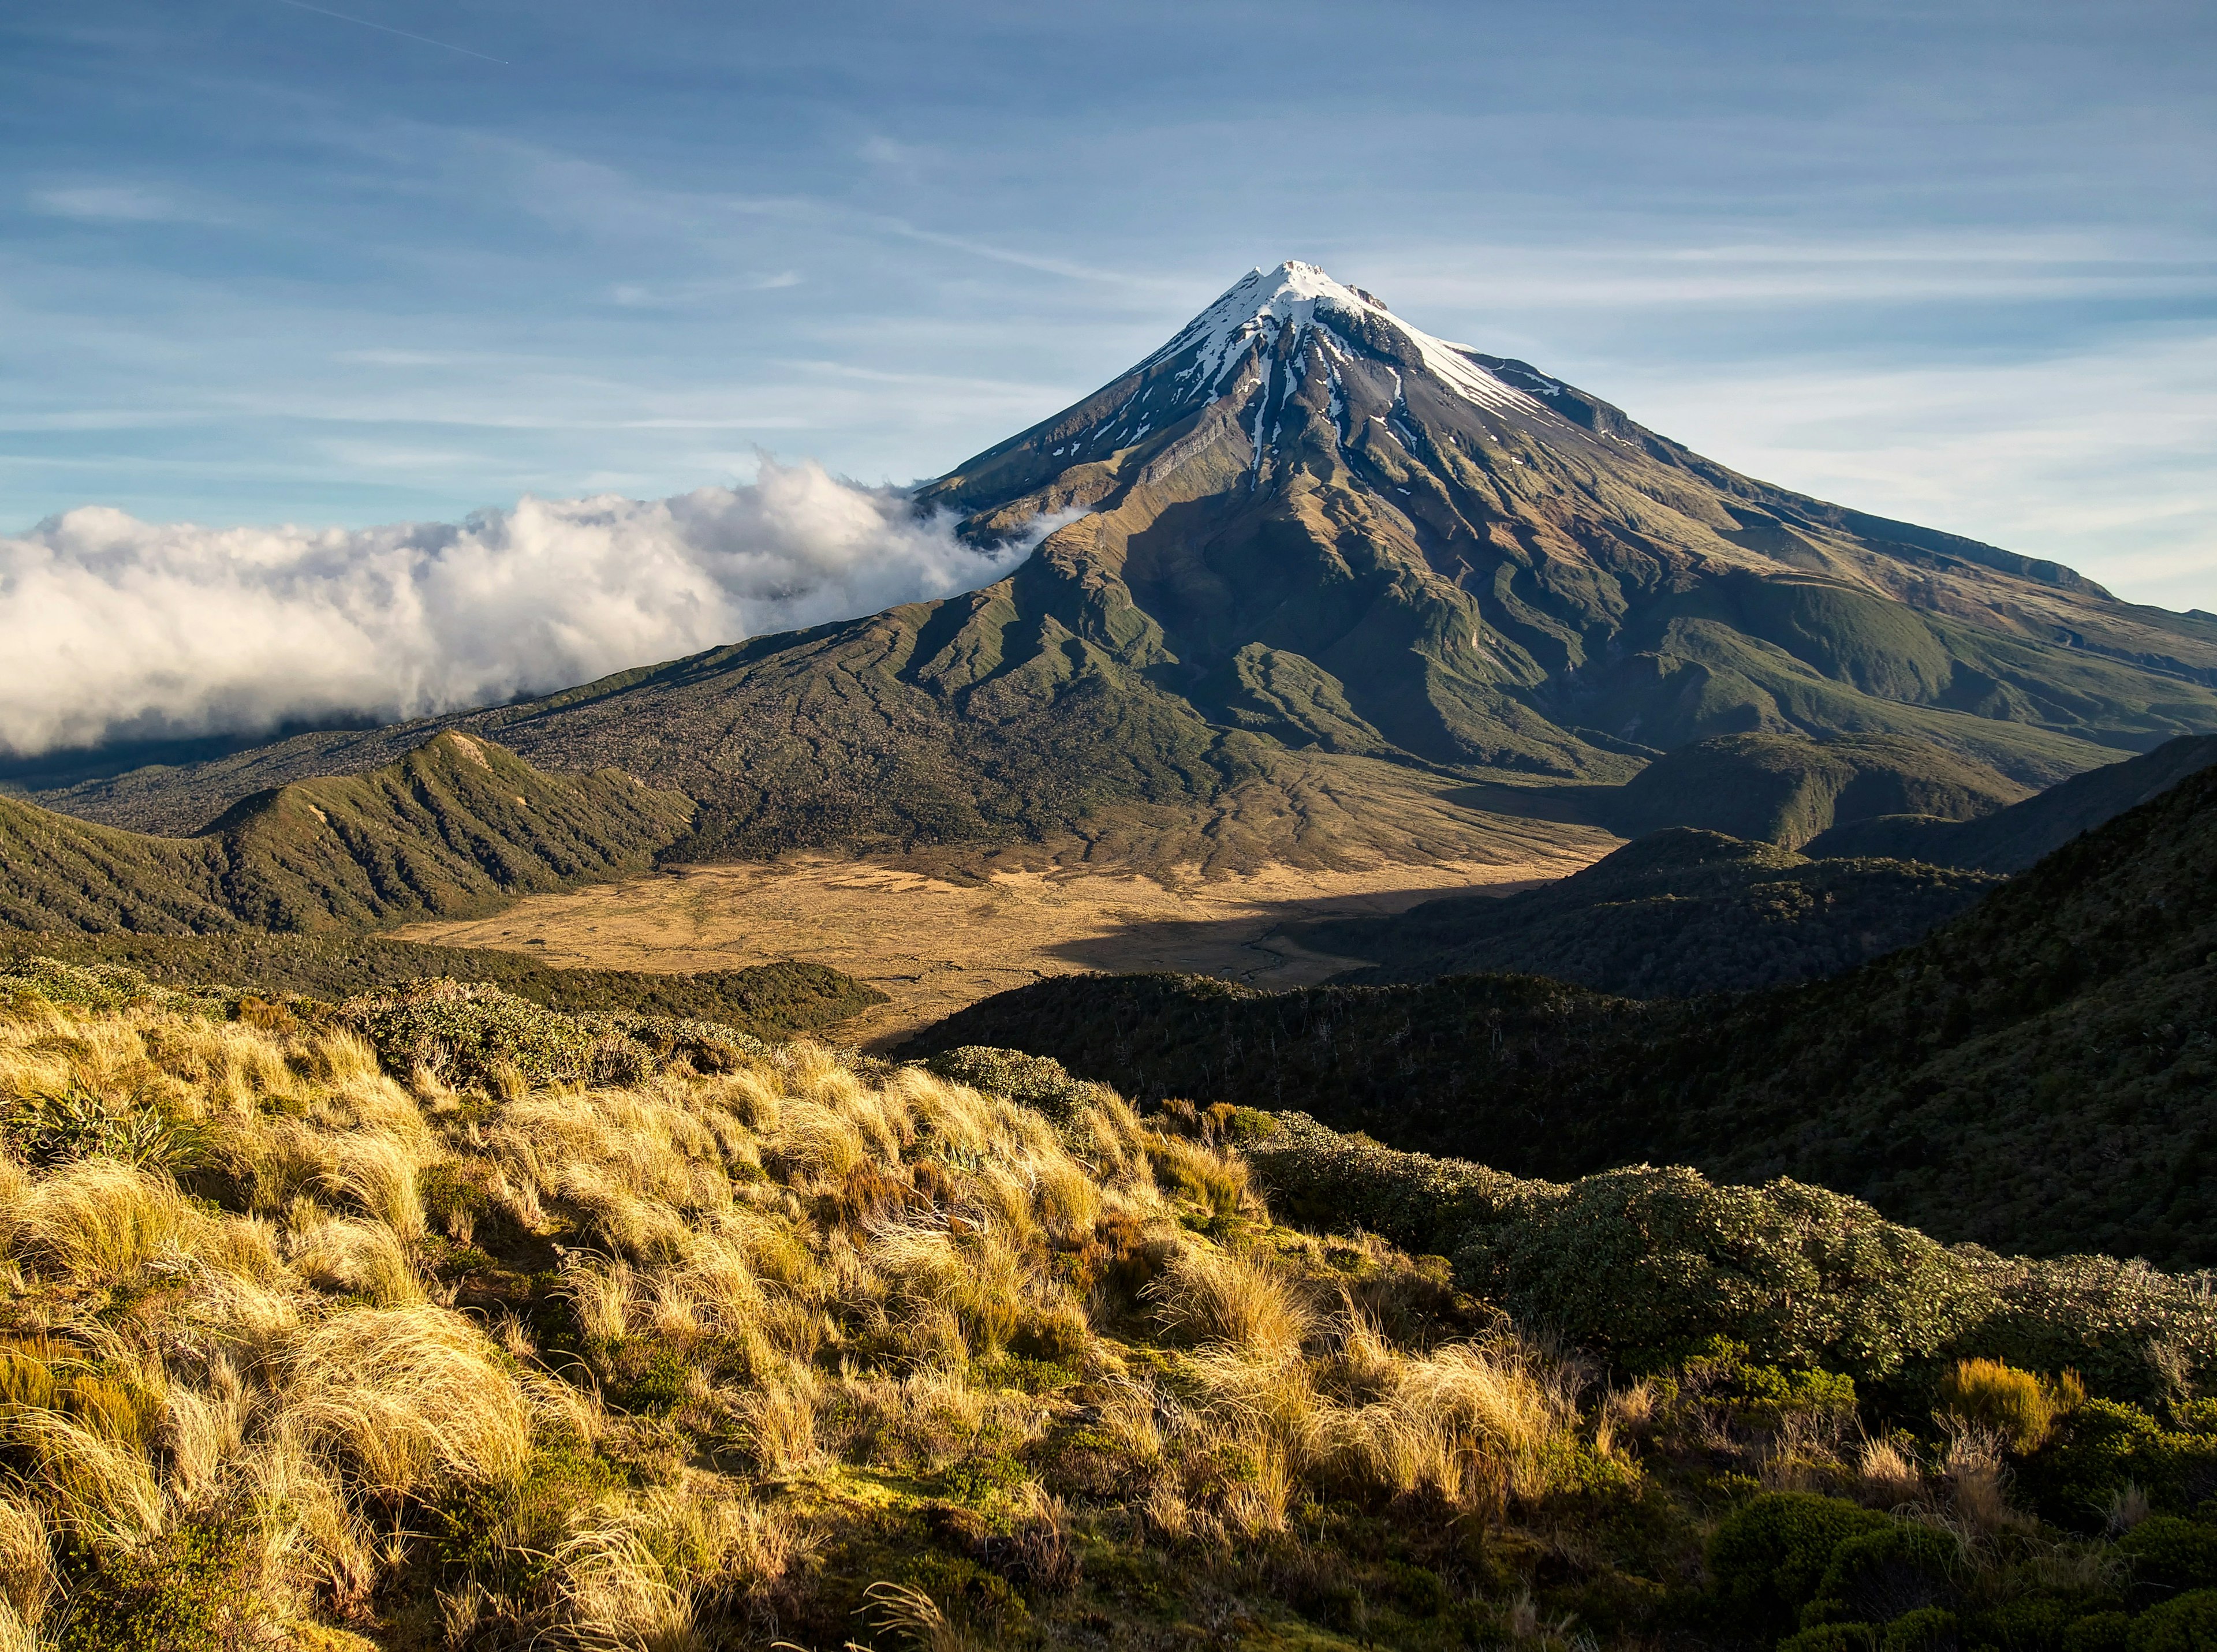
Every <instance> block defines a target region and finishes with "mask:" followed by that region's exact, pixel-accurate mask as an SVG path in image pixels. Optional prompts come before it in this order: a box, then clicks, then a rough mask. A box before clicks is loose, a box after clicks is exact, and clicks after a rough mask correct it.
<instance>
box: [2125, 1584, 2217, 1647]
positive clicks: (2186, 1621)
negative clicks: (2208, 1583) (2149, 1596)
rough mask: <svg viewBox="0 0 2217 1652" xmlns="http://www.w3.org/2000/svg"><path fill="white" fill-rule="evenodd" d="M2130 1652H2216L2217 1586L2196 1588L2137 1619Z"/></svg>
mask: <svg viewBox="0 0 2217 1652" xmlns="http://www.w3.org/2000/svg"><path fill="white" fill-rule="evenodd" d="M2125 1644H2126V1645H2127V1648H2129V1649H2130V1652H2217V1589H2196V1590H2195V1591H2194V1593H2191V1594H2182V1595H2180V1596H2179V1597H2178V1598H2177V1600H2166V1601H2165V1602H2164V1603H2163V1604H2162V1605H2161V1606H2151V1607H2149V1608H2148V1609H2147V1610H2146V1612H2142V1613H2141V1614H2140V1617H2139V1618H2137V1619H2135V1620H2134V1624H2133V1626H2132V1630H2131V1632H2130V1634H2129V1636H2128V1637H2127V1640H2126V1643H2125Z"/></svg>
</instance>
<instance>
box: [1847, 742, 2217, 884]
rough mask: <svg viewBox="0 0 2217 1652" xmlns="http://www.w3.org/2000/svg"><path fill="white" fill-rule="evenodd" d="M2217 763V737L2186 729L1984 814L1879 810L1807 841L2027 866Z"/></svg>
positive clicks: (1959, 862)
mask: <svg viewBox="0 0 2217 1652" xmlns="http://www.w3.org/2000/svg"><path fill="white" fill-rule="evenodd" d="M2213 763H2217V739H2213V738H2211V737H2208V736H2207V735H2202V736H2185V737H2181V738H2179V739H2177V740H2170V741H2166V742H2165V743H2163V744H2162V745H2160V746H2158V747H2157V748H2156V749H2154V750H2153V751H2152V752H2149V753H2148V754H2147V755H2146V756H2142V757H2134V758H2130V759H2127V761H2124V762H2121V763H2109V764H2105V765H2103V767H2100V768H2095V769H2089V770H2088V771H2087V772H2086V773H2085V774H2076V775H2073V776H2072V778H2071V779H2069V780H2062V781H2059V782H2058V783H2057V784H2055V785H2054V786H2050V787H2048V789H2047V791H2045V792H2040V793H2039V794H2037V795H2036V796H2034V797H2030V798H2026V799H2025V800H2024V801H2023V802H2022V803H2019V804H2014V805H2012V806H2011V807H2010V808H2007V809H2004V810H2001V811H1998V812H1996V813H1993V814H1990V815H1986V816H1984V817H1978V818H1973V817H1970V816H1969V815H1968V814H1964V815H1962V816H1961V817H1953V816H1951V817H1948V818H1944V819H1942V818H1935V817H1934V813H1935V812H1943V811H1930V812H1918V811H1905V812H1901V813H1888V814H1880V815H1876V816H1873V817H1870V818H1868V819H1863V820H1859V821H1856V822H1855V823H1851V824H1848V825H1842V826H1836V827H1834V828H1832V829H1831V830H1829V831H1827V832H1825V833H1824V834H1823V835H1820V836H1819V837H1818V838H1816V839H1815V840H1813V841H1811V842H1810V843H1808V844H1807V845H1806V846H1805V847H1806V848H1807V849H1808V851H1809V853H1810V854H1817V855H1837V854H1845V855H1855V854H1881V855H1894V856H1899V857H1900V858H1902V859H1905V860H1929V861H1934V862H1937V863H1938V864H1940V865H1942V866H1980V867H1984V868H1985V869H1986V870H1987V871H1990V872H2021V871H2022V870H2023V869H2024V868H2025V867H2027V866H2030V865H2032V864H2033V862H2035V860H2039V859H2040V858H2041V856H2042V855H2044V854H2048V853H2049V852H2050V851H2052V850H2054V849H2059V848H2062V847H2063V845H2065V844H2066V843H2067V842H2069V841H2071V840H2072V838H2074V837H2076V836H2077V835H2078V834H2079V833H2081V832H2086V831H2091V830H2092V829H2094V828H2095V827H2097V826H2099V825H2101V824H2102V823H2103V822H2105V821H2108V820H2111V819H2114V818H2115V817H2117V816H2119V815H2121V814H2122V813H2124V812H2125V811H2126V810H2127V809H2133V808H2137V807H2138V806H2139V805H2140V804H2143V803H2146V802H2149V801H2151V800H2152V799H2153V798H2158V797H2160V796H2162V795H2163V793H2165V792H2167V791H2169V790H2170V789H2171V787H2172V786H2176V785H2177V784H2178V782H2179V781H2181V780H2184V779H2185V778H2186V777H2187V776H2188V775H2189V774H2199V773H2200V772H2201V771H2202V770H2203V769H2205V768H2208V767H2210V766H2211V765H2212V764H2213Z"/></svg>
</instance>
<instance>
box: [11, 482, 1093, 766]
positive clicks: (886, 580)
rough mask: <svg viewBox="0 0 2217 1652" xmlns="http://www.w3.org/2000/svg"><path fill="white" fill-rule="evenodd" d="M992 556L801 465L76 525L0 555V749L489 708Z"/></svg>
mask: <svg viewBox="0 0 2217 1652" xmlns="http://www.w3.org/2000/svg"><path fill="white" fill-rule="evenodd" d="M1053 526H1054V523H1053V521H1043V522H1041V523H1040V524H1037V525H1035V527H1034V531H1033V532H1032V533H1030V534H1028V535H1027V536H1025V537H1024V538H1022V539H1019V540H1016V541H1015V542H1012V543H1010V544H1008V545H1005V546H998V547H994V548H988V549H981V548H978V547H974V546H970V545H968V544H966V543H965V542H964V541H962V540H960V539H957V538H956V537H955V536H954V532H953V530H952V525H951V522H950V521H949V520H948V519H947V518H945V517H943V516H941V517H931V516H920V515H917V513H916V512H915V511H914V509H912V507H911V501H910V498H909V496H907V495H906V494H905V493H904V492H902V491H900V490H897V489H891V488H866V487H861V486H859V485H857V484H854V483H851V482H848V481H845V480H843V479H842V478H837V477H835V476H833V475H831V473H830V472H826V471H825V470H824V468H823V467H822V466H821V465H817V464H814V463H812V462H804V463H801V464H797V465H777V464H775V463H773V462H770V461H769V460H764V461H763V465H762V468H761V471H760V473H759V475H758V477H757V478H756V480H755V481H754V482H752V483H750V484H745V485H743V486H739V487H735V488H720V487H711V488H701V489H698V490H695V491H693V492H691V493H687V494H681V495H678V496H675V497H671V498H664V499H656V500H647V501H640V500H633V499H627V498H623V497H621V496H613V495H608V496H600V497H596V498H586V499H571V500H542V499H534V498H528V497H527V498H525V499H524V500H522V502H519V503H518V504H516V506H515V507H514V508H513V509H509V510H502V511H491V512H485V513H483V514H481V515H477V516H473V517H472V518H470V519H469V520H468V521H464V522H461V523H425V522H415V523H404V524H401V525H398V526H392V527H372V528H357V529H346V528H327V529H321V530H316V529H303V528H295V527H280V528H256V527H230V528H208V527H195V526H192V525H190V524H181V523H151V522H144V521H139V520H137V519H136V518H134V517H132V516H129V515H126V514H124V513H123V512H121V511H118V510H114V509H109V508H107V507H102V506H88V507H83V508H81V509H76V510H72V511H69V512H67V513H65V514H64V515H60V516H58V517H54V518H52V519H51V520H49V521H45V522H42V523H40V525H39V526H38V527H35V528H34V529H32V530H31V531H30V532H28V533H24V534H22V535H20V536H18V537H15V538H4V539H0V655H4V656H6V657H7V658H8V659H9V661H10V662H11V663H12V666H13V669H11V670H9V672H7V673H6V674H5V675H4V676H0V749H5V750H7V751H9V752H10V753H12V754H14V755H17V756H19V757H20V756H31V755H37V754H39V753H40V752H44V751H49V750H53V749H59V748H72V747H83V746H90V745H96V744H98V743H102V742H104V741H108V740H113V739H117V738H147V737H176V736H191V735H201V734H215V733H225V734H253V733H257V732H261V731H263V730H269V729H273V728H275V727H277V726H279V725H281V724H286V723H295V722H300V721H315V720H326V719H335V718H346V719H353V718H361V717H362V716H365V715H367V716H372V717H376V718H405V717H412V716H419V715H423V714H426V713H429V712H440V711H446V710H452V709H455V708H459V707H463V706H479V705H484V704H487V703H493V702H498V701H500V700H506V699H509V698H512V697H514V696H516V695H519V694H527V693H534V692H542V691H546V690H550V689H553V688H558V687H565V686H567V685H569V684H571V683H576V682H581V681H587V680H590V679H591V678H593V677H595V676H598V675H605V674H606V673H608V672H610V671H614V670H619V669H623V668H625V667H627V666H633V665H637V664H639V663H641V662H643V661H652V660H661V659H668V658H670V657H672V656H680V655H683V654H686V653H689V652H693V651H695V650H701V649H704V648H708V647H712V646H713V645H715V644H719V643H725V642H729V641H732V640H733V639H735V638H741V637H744V636H747V635H750V634H753V633H756V632H764V631H776V630H783V629H787V628H792V627H797V626H807V625H812V624H815V623H818V622H821V621H824V620H831V619H835V618H839V617H843V616H845V615H849V614H853V613H868V612H871V611H873V610H874V609H878V608H882V607H888V606H891V605H892V604H894V603H898V602H902V601H913V600H917V599H919V598H923V597H932V596H942V595H950V594H952V593H954V592H957V591H961V590H966V589H973V588H975V587H977V586H979V585H981V584H985V583H989V582H990V581H991V580H992V579H994V578H996V577H997V576H999V575H1000V574H1001V573H1003V572H1004V571H1005V570H1008V569H1009V568H1010V567H1011V566H1013V565H1014V564H1015V563H1016V562H1017V561H1019V560H1021V559H1022V557H1024V556H1025V555H1027V554H1028V552H1029V551H1030V550H1031V548H1032V546H1034V545H1035V544H1036V543H1037V542H1038V539H1040V538H1041V537H1042V536H1043V535H1044V533H1046V532H1047V530H1048V529H1049V528H1051V527H1053Z"/></svg>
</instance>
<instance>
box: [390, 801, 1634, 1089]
mask: <svg viewBox="0 0 2217 1652" xmlns="http://www.w3.org/2000/svg"><path fill="white" fill-rule="evenodd" d="M1595 838H1596V841H1593V842H1590V843H1589V842H1586V841H1583V839H1582V838H1581V839H1578V840H1575V841H1565V842H1559V843H1558V844H1555V845H1553V846H1550V850H1549V851H1548V852H1545V853H1541V854H1534V855H1532V856H1531V857H1529V858H1526V859H1517V860H1486V861H1479V860H1453V861H1445V862H1436V863H1433V864H1430V865H1423V866H1409V865H1392V864H1387V865H1380V866H1370V867H1366V868H1361V869H1341V870H1319V869H1308V868H1294V867H1290V866H1263V867H1261V868H1259V869H1257V870H1256V871H1254V872H1247V873H1240V874H1232V875H1228V876H1227V875H1224V874H1221V873H1220V874H1218V875H1216V876H1213V877H1207V878H1203V877H1201V876H1200V875H1198V874H1197V873H1195V874H1194V875H1192V876H1185V875H1182V874H1181V873H1179V872H1155V873H1152V874H1146V875H1143V874H1139V873H1134V872H1120V871H1115V870H1105V869H1101V868H1097V867H1096V868H1053V867H1051V868H1048V869H1047V870H1044V871H1042V870H1035V869H1010V868H1007V867H1005V866H1004V867H1001V868H997V869H993V870H990V871H985V872H981V873H964V872H951V873H948V874H946V875H935V874H934V873H933V872H930V871H926V870H917V869H915V868H914V867H913V866H899V865H892V864H886V863H883V862H874V861H868V860H832V859H828V858H806V857H789V858H787V859H785V860H779V861H776V862H774V863H770V864H741V865H729V866H690V867H682V868H676V869H674V870H671V871H667V872H661V873H658V874H656V875H653V876H652V877H647V878H637V879H634V880H633V881H631V882H628V883H622V884H606V885H596V886H594V887H591V888H587V889H580V890H574V891H568V892H566V893H563V894H556V895H534V896H531V897H528V898H527V899H524V900H522V901H519V902H518V903H516V904H515V905H514V906H511V907H509V908H508V909H506V910H505V911H503V912H500V913H497V914H496V915H493V916H491V917H487V918H480V919H476V920H472V921H468V922H429V923H418V924H412V925H411V926H409V927H408V928H405V929H403V930H400V931H398V935H399V938H400V939H402V940H420V941H433V942H436V943H439V944H441V945H444V946H493V947H500V948H505V949H508V950H512V951H528V952H529V954H530V955H531V956H533V957H534V958H538V959H543V960H544V961H545V962H547V963H549V964H554V965H584V966H591V967H596V968H602V969H623V970H646V971H671V972H678V971H693V970H730V969H740V968H744V967H745V966H746V965H750V964H762V963H768V962H770V961H772V960H775V959H800V960H801V961H803V962H807V963H817V964H826V965H831V967H832V968H834V969H837V970H843V971H846V972H847V973H848V974H849V975H852V976H855V977H859V978H861V979H862V980H865V981H868V982H869V983H871V984H872V985H874V986H875V987H877V988H878V989H880V990H881V991H883V992H885V993H886V994H887V995H889V999H890V1002H886V1004H883V1005H881V1006H880V1007H879V1008H876V1009H874V1010H873V1011H870V1012H869V1013H868V1014H864V1015H862V1016H860V1017H858V1018H856V1019H855V1020H853V1021H850V1022H849V1023H847V1024H846V1025H845V1026H843V1027H842V1028H841V1029H840V1037H841V1039H843V1040H851V1041H853V1042H855V1043H859V1044H861V1045H864V1046H865V1047H866V1048H884V1047H886V1046H887V1045H892V1044H893V1043H897V1042H898V1041H899V1039H903V1038H905V1037H906V1036H907V1035H908V1034H910V1033H913V1032H915V1031H916V1030H917V1029H918V1028H920V1027H923V1026H929V1024H930V1023H932V1022H933V1021H936V1020H939V1019H940V1018H941V1017H942V1016H944V1015H948V1014H952V1013H953V1012H954V1011H955V1010H957V1009H960V1008H962V1007H963V1006H965V1005H966V1004H970V1003H974V1002H977V1001H978V1000H979V999H980V998H985V997H989V996H991V995H992V994H994V993H997V992H1001V991H1005V990H1006V989H1009V988H1010V987H1017V986H1022V985H1023V984H1024V983H1027V982H1028V981H1033V980H1036V979H1038V978H1039V977H1041V976H1047V975H1060V974H1066V973H1069V972H1071V971H1084V970H1106V971H1127V970H1176V971H1185V972H1189V973H1196V974H1207V975H1215V976H1220V977H1226V978H1228V979H1233V980H1239V981H1244V982H1247V983H1251V984H1252V985H1255V986H1261V987H1299V986H1309V985H1313V984H1314V983H1317V982H1319V981H1322V980H1324V979H1325V978H1326V977H1329V976H1331V975H1334V974H1336V973H1337V972H1338V971H1341V970H1344V969H1349V968H1352V967H1354V966H1355V965H1358V964H1362V963H1368V962H1369V961H1371V960H1368V959H1352V958H1337V957H1332V956H1330V955H1327V954H1324V953H1318V952H1310V951H1308V950H1306V949H1305V948H1303V947H1302V946H1299V945H1298V944H1296V943H1295V942H1294V941H1293V940H1290V939H1288V937H1287V936H1286V934H1284V930H1285V928H1286V926H1288V924H1292V923H1295V922H1306V921H1308V920H1311V919H1317V918H1325V917H1335V916H1352V915H1362V914H1370V913H1388V912H1398V911H1400V910H1402V909H1405V908H1406V907H1410V906H1413V905H1414V904H1416V903H1417V902H1418V901H1423V900H1430V899H1431V898H1432V897H1436V896H1439V895H1443V894H1448V893H1453V892H1455V891H1466V890H1471V889H1494V890H1498V891H1500V892H1501V893H1503V894H1504V895H1505V894H1508V893H1510V892H1511V891H1514V890H1517V889H1522V888H1527V887H1529V886H1530V885H1533V884H1535V883H1539V882H1543V881H1546V880H1547V879H1550V878H1560V877H1563V876H1565V874H1567V873H1569V872H1575V871H1577V870H1578V868H1579V867H1580V866H1584V865H1585V864H1587V863H1588V862H1589V861H1590V860H1592V859H1594V858H1595V857H1596V856H1597V855H1599V854H1602V853H1603V852H1605V851H1606V849H1607V848H1609V847H1611V841H1609V840H1607V839H1605V838H1603V837H1602V836H1601V835H1598V834H1596V835H1595Z"/></svg>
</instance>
